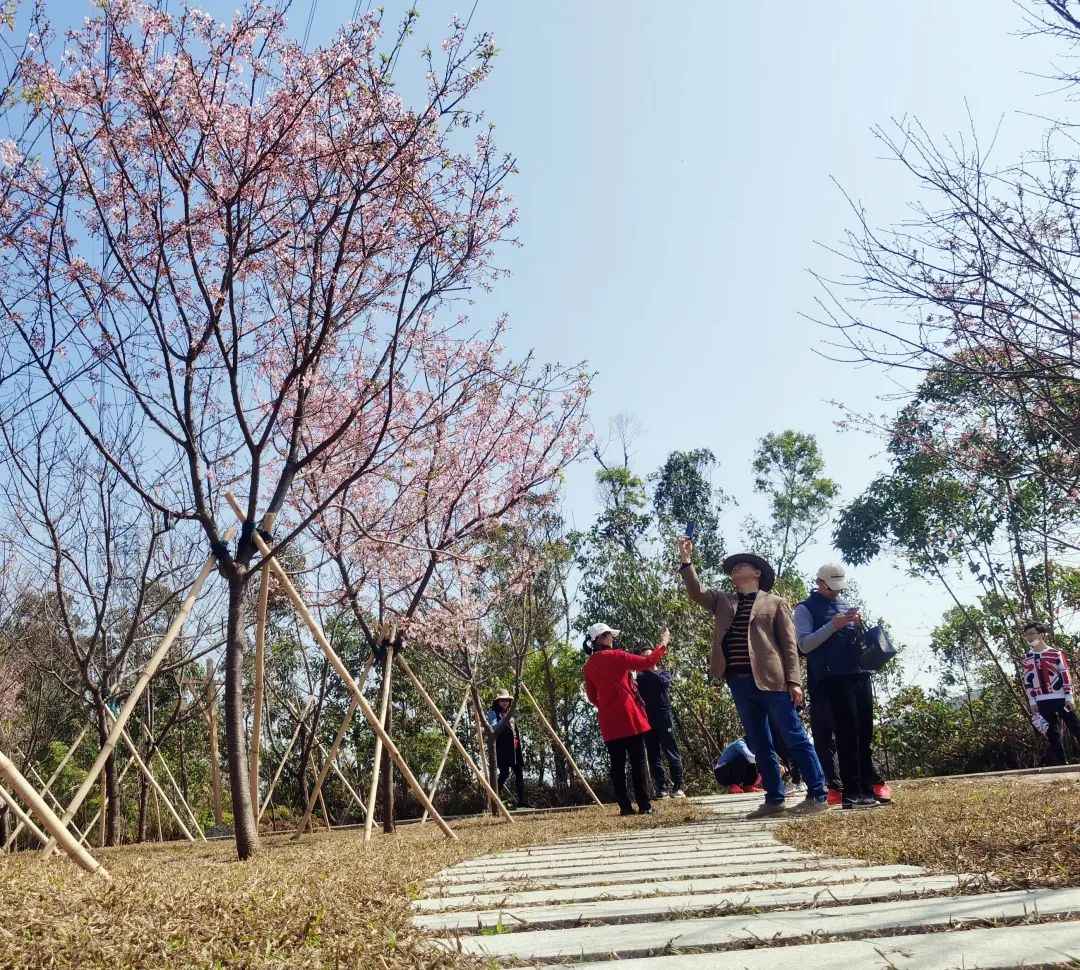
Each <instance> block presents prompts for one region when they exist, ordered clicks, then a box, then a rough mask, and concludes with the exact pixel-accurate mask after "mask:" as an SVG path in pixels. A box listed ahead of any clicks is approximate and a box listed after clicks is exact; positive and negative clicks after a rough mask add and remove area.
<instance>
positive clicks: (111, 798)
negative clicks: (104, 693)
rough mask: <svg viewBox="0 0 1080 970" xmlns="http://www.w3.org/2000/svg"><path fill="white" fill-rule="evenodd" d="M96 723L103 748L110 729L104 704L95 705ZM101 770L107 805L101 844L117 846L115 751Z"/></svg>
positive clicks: (118, 811)
mask: <svg viewBox="0 0 1080 970" xmlns="http://www.w3.org/2000/svg"><path fill="white" fill-rule="evenodd" d="M97 722H98V724H97V727H98V744H99V745H100V746H101V747H104V746H105V742H106V741H107V740H108V738H109V727H110V723H109V719H108V717H107V716H106V714H105V705H104V702H99V703H98V704H97ZM103 770H104V776H105V777H104V784H103V785H102V788H103V791H104V794H105V799H106V803H107V804H106V806H105V812H104V822H103V825H104V834H103V837H102V844H103V845H118V844H119V843H120V781H119V775H118V774H117V771H116V752H115V750H114V751H113V752H112V753H111V754H110V755H109V757H108V759H107V760H106V762H105V768H104V769H103Z"/></svg>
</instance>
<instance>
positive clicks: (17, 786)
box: [0, 751, 111, 879]
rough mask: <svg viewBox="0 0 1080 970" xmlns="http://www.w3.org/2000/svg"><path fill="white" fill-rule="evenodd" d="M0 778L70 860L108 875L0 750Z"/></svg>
mask: <svg viewBox="0 0 1080 970" xmlns="http://www.w3.org/2000/svg"><path fill="white" fill-rule="evenodd" d="M0 778H3V779H6V780H7V782H8V784H9V785H10V786H11V788H12V790H13V791H14V793H15V795H16V796H17V797H18V798H19V799H21V800H22V802H23V804H24V805H26V806H27V807H28V808H29V809H30V812H32V813H33V814H34V815H36V816H37V817H38V818H39V819H40V820H41V824H42V825H43V826H44V827H45V831H46V832H48V833H49V836H50V838H49V841H50V842H55V843H56V844H57V845H59V846H60V848H61V849H63V850H64V852H66V853H67V855H68V856H69V857H70V858H71V860H72V861H73V862H75V863H76V864H77V865H79V866H81V867H82V868H83V869H85V870H86V871H87V872H93V873H96V874H97V875H100V876H102V877H103V878H105V879H109V878H111V877H110V876H109V872H108V870H107V869H106V868H105V867H104V866H103V865H101V863H100V862H98V861H97V860H96V859H95V858H94V857H93V856H92V855H90V853H89V852H87V851H86V849H84V848H83V847H82V846H81V845H80V844H79V840H78V839H76V838H75V836H74V835H72V834H71V833H70V832H69V831H68V828H67V822H65V821H64V820H63V819H60V818H58V817H57V816H56V814H55V813H54V812H53V810H52V809H51V808H49V806H48V805H47V804H46V803H45V799H43V798H42V797H41V796H40V795H39V794H38V793H37V792H36V791H35V790H34V786H33V785H31V784H30V782H28V781H27V780H26V779H25V778H24V777H23V776H22V774H20V772H19V769H18V768H16V767H15V765H13V764H12V763H11V759H10V758H9V757H8V756H7V755H6V754H4V753H3V752H2V751H0ZM69 821H70V820H69ZM46 844H48V843H46Z"/></svg>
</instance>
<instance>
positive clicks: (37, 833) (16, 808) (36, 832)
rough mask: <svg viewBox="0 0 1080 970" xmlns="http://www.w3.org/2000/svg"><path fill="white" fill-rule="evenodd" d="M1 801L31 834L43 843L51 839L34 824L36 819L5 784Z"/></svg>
mask: <svg viewBox="0 0 1080 970" xmlns="http://www.w3.org/2000/svg"><path fill="white" fill-rule="evenodd" d="M0 801H2V802H3V803H4V804H5V805H7V807H8V808H10V809H11V810H12V811H13V812H14V813H15V817H16V818H17V819H18V820H19V826H20V827H21V828H28V829H29V830H30V834H31V835H32V836H33V837H34V838H35V839H37V840H38V841H39V842H40V843H41V844H42V845H44V844H45V843H46V842H48V841H49V837H48V836H47V835H46V834H45V833H44V832H42V831H41V829H39V828H38V827H37V826H36V825H35V824H34V820H33V819H32V818H31V817H30V816H29V815H27V814H26V812H24V811H23V808H22V806H21V805H20V804H19V803H18V802H17V801H15V799H14V797H12V795H11V794H10V793H9V792H8V790H7V789H6V788H5V787H4V786H3V785H0Z"/></svg>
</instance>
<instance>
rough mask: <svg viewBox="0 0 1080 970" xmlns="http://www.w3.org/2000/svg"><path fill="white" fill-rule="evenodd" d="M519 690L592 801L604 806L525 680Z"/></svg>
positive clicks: (521, 682)
mask: <svg viewBox="0 0 1080 970" xmlns="http://www.w3.org/2000/svg"><path fill="white" fill-rule="evenodd" d="M520 686H521V690H522V691H523V692H524V694H525V696H526V697H527V698H528V699H529V703H530V704H532V707H533V710H534V711H535V712H536V716H537V717H538V718H539V719H540V723H541V724H543V725H544V730H545V731H547V733H548V734H549V735H550V736H551V740H552V741H554V742H555V744H556V745H557V746H558V748H559V750H560V751H561V752H562V755H563V757H564V758H565V759H566V760H567V762H568V763H569V765H570V767H571V768H573V769H574V774H575V775H577V776H578V780H579V781H580V782H581V783H582V784H583V785H584V786H585V791H587V792H588V793H589V795H590V797H591V798H592V800H593V801H594V802H596V804H597V805H599V806H600V807H601V808H603V807H604V803H603V802H602V801H600V799H599V798H597V797H596V792H594V791H593V790H592V788H590V787H589V783H588V782H587V781H586V780H585V776H584V775H583V774H582V773H581V769H580V768H579V767H578V766H577V762H576V761H575V760H574V759H573V757H572V756H571V754H570V752H569V751H567V750H566V745H565V744H563V742H562V738H560V737H559V735H558V733H557V732H556V731H555V728H553V727H552V726H551V724H550V723H549V722H548V719H547V718H546V717H544V712H543V711H542V710H540V705H539V704H537V703H536V698H535V697H533V696H532V693H531V692H530V691H529V688H528V687H526V686H525V681H523V680H522V681H520Z"/></svg>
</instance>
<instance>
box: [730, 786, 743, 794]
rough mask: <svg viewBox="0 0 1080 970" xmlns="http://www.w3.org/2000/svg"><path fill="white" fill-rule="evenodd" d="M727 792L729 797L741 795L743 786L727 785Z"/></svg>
mask: <svg viewBox="0 0 1080 970" xmlns="http://www.w3.org/2000/svg"><path fill="white" fill-rule="evenodd" d="M727 790H728V794H729V795H741V794H742V793H743V786H742V785H728V786H727Z"/></svg>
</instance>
